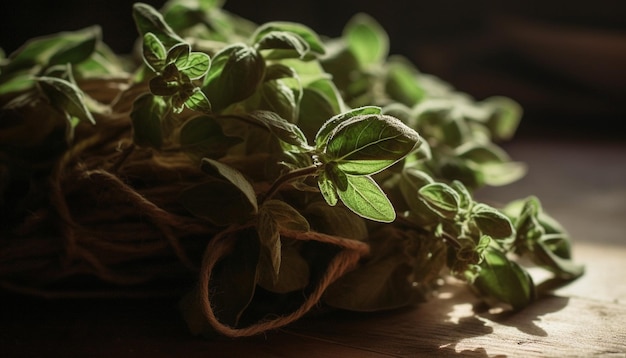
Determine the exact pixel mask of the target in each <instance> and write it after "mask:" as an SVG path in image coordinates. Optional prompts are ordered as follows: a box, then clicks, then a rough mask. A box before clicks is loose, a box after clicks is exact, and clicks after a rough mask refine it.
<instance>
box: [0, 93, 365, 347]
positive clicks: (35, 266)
mask: <svg viewBox="0 0 626 358" xmlns="http://www.w3.org/2000/svg"><path fill="white" fill-rule="evenodd" d="M92 87H93V89H94V90H95V91H98V90H101V91H104V92H103V93H99V94H98V95H97V96H95V97H96V98H98V99H99V100H101V101H103V102H107V99H108V100H111V99H112V98H113V99H112V102H110V103H112V109H113V111H114V112H112V113H107V114H101V115H98V117H99V118H97V123H98V125H96V126H94V127H89V126H81V127H79V128H77V132H76V142H75V144H73V145H72V147H71V148H70V149H68V151H67V152H65V153H64V154H63V155H62V156H61V157H60V158H59V160H58V161H57V163H56V164H55V165H54V166H53V167H52V172H51V174H50V176H49V178H48V181H47V184H48V188H47V189H48V190H49V194H48V199H49V205H48V206H44V207H41V208H38V209H36V210H35V211H34V212H32V213H31V215H29V216H28V217H26V218H25V219H24V221H23V222H22V223H21V224H19V225H17V226H16V228H15V230H14V231H13V235H15V236H14V237H12V238H10V239H8V240H4V241H0V245H1V246H0V288H2V289H6V290H10V291H13V292H18V293H23V294H29V295H37V296H42V297H64V298H81V297H120V296H127V297H155V296H161V295H171V294H180V293H181V292H180V291H179V290H178V289H172V288H171V287H165V288H156V289H152V290H151V289H149V288H145V287H141V288H139V289H137V290H132V289H131V290H130V291H125V290H124V288H126V287H131V288H132V287H133V286H140V285H141V284H144V283H148V282H151V281H153V280H155V279H158V278H159V277H158V275H159V274H163V275H164V276H167V277H170V278H171V277H175V276H176V275H181V276H182V275H185V277H189V276H191V275H193V274H195V273H196V272H198V270H199V277H198V285H199V294H200V296H201V297H200V302H201V306H202V313H203V315H204V317H205V318H206V319H207V320H208V322H209V324H210V325H211V326H212V327H213V328H214V329H215V330H216V331H217V332H219V333H221V334H223V335H226V336H230V337H243V336H252V335H256V334H259V333H262V332H264V331H267V330H271V329H276V328H279V327H282V326H285V325H287V324H289V323H291V322H294V321H296V320H297V319H299V318H301V317H302V316H303V315H305V314H306V313H307V312H308V311H310V310H311V309H312V308H313V307H315V306H316V305H317V304H318V303H319V302H320V299H321V297H322V295H323V293H324V291H325V290H326V289H327V287H328V286H329V285H331V284H332V283H333V282H334V281H335V280H337V279H338V278H339V277H341V276H342V275H343V274H344V273H346V272H347V271H349V270H350V269H352V268H354V267H355V266H356V265H357V263H358V262H359V260H360V259H361V258H362V257H364V256H365V255H367V254H368V253H369V249H370V248H369V245H368V244H366V243H364V242H360V241H356V240H350V239H346V238H342V237H338V236H332V235H326V234H322V233H318V232H297V231H290V230H282V231H281V235H282V236H284V237H289V238H292V239H296V240H301V241H317V242H323V243H328V244H332V245H335V246H337V247H339V248H340V249H341V250H340V251H339V252H338V253H337V254H335V256H334V257H333V258H332V259H331V261H330V263H329V264H328V267H327V268H326V271H325V272H324V274H323V276H322V277H321V278H320V279H319V280H318V282H316V283H315V287H314V288H313V291H312V292H311V293H310V295H308V297H306V298H305V300H304V302H303V303H302V304H301V306H300V307H299V308H298V309H296V310H295V311H293V312H291V313H289V314H287V315H284V316H280V317H277V318H274V319H271V320H264V321H260V322H257V323H255V324H252V325H250V326H247V327H243V328H235V327H230V326H228V325H226V324H223V323H221V322H220V321H219V320H218V319H217V317H216V316H215V314H214V309H213V306H212V304H211V297H210V294H209V282H210V280H211V276H212V272H213V269H214V267H215V265H216V264H217V263H218V262H219V261H220V260H221V259H222V258H224V256H226V255H228V253H229V252H231V251H232V249H233V247H234V242H235V240H229V237H230V235H232V234H234V233H235V232H236V230H240V229H241V227H239V228H230V229H226V230H223V231H218V230H219V228H216V227H215V226H212V225H210V224H208V223H206V222H204V221H202V220H200V219H196V218H193V217H191V216H189V215H188V214H187V213H181V212H180V208H179V207H177V206H176V205H174V204H172V202H173V201H175V200H172V196H173V195H176V194H177V193H179V192H180V190H181V188H182V187H184V185H186V184H190V183H194V182H197V181H198V179H199V178H200V175H199V173H201V171H200V170H199V169H198V168H197V167H196V166H194V165H193V164H192V163H191V162H190V161H189V159H188V158H186V157H185V156H184V155H182V154H181V153H180V152H179V151H176V150H173V151H169V152H168V151H164V152H162V153H159V154H156V153H153V152H151V151H149V150H134V148H131V146H132V142H131V141H130V132H131V128H130V121H129V116H128V111H129V110H130V106H131V104H132V100H133V99H134V98H135V97H136V94H137V93H139V92H141V91H142V90H145V89H144V88H143V87H145V86H143V87H141V86H135V87H130V88H129V89H128V91H127V92H124V91H122V92H121V93H120V92H119V88H121V87H123V82H122V81H120V82H119V83H116V84H115V85H114V86H112V87H107V88H105V89H102V88H100V87H99V86H98V85H95V84H94V85H93V86H92ZM123 147H126V149H125V150H120V148H123ZM266 159H267V158H266V157H265V156H263V155H251V156H248V157H246V158H242V159H233V158H227V160H228V161H229V164H232V165H234V166H235V167H237V166H240V167H245V168H250V166H251V165H258V164H259V163H263V162H264V161H265V160H266ZM242 160H243V161H242ZM230 161H232V163H231V162H230ZM240 161H241V162H240ZM127 178H142V179H144V178H146V181H145V183H146V184H145V185H144V186H142V187H141V188H137V187H134V186H133V185H132V183H130V182H128V181H127ZM254 185H255V186H257V187H259V188H262V187H263V186H264V185H265V186H267V183H265V182H255V183H254ZM102 193H105V194H102ZM98 195H105V196H106V197H105V198H104V199H103V203H98V204H99V205H100V206H99V207H97V208H93V207H91V206H93V205H94V203H92V202H89V200H92V199H94V198H99V196H98ZM84 198H86V199H84ZM72 200H77V202H74V201H72ZM81 200H82V201H81ZM83 201H84V202H83ZM81 205H82V206H81ZM85 205H88V206H90V207H83V206H85ZM102 228H103V229H105V230H104V231H103V232H100V229H102ZM51 229H54V230H56V231H54V230H52V231H51ZM189 237H190V238H193V240H188V239H186V238H189ZM201 237H204V240H198V238H201ZM207 241H208V244H207V243H206V242H207ZM202 246H204V251H203V255H202V258H201V264H200V265H198V264H197V263H195V262H194V259H192V258H190V256H189V254H188V252H189V250H190V248H200V247H202ZM168 248H169V251H171V253H170V252H166V250H167V249H168ZM199 252H200V251H199ZM170 254H173V257H170V256H171V255H170ZM156 255H160V256H158V258H159V259H162V261H160V262H159V263H155V262H152V261H154V260H152V259H154V258H155V256H156ZM145 259H150V260H151V263H150V264H148V267H144V265H146V263H145V262H146V261H145ZM170 259H175V260H174V261H175V262H171V260H170ZM198 259H199V258H198ZM168 260H170V261H168ZM176 261H177V262H176ZM176 263H178V264H180V265H179V266H178V267H176V266H175V265H173V264H176ZM59 264H60V265H59ZM116 265H117V266H116ZM120 265H125V266H120ZM159 265H160V266H159ZM180 266H182V267H180ZM129 268H132V269H129ZM183 269H184V270H183ZM151 270H152V271H151ZM165 270H170V271H168V272H165ZM84 274H90V275H94V276H95V277H97V278H98V279H100V280H102V281H104V282H107V283H113V284H115V285H119V286H121V287H113V288H105V289H98V288H96V289H93V290H92V291H89V292H87V291H83V290H80V288H78V289H71V288H70V289H67V288H61V289H54V288H52V287H54V286H50V285H51V284H54V283H55V282H58V281H62V280H63V279H64V278H71V277H72V276H73V275H84ZM29 275H30V276H29ZM24 278H27V279H25V280H22V279H24ZM29 278H32V279H29ZM225 284H228V283H225Z"/></svg>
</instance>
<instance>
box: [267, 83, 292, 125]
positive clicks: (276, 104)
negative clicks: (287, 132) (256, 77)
mask: <svg viewBox="0 0 626 358" xmlns="http://www.w3.org/2000/svg"><path fill="white" fill-rule="evenodd" d="M260 95H261V101H260V103H259V109H262V110H269V111H272V112H276V113H277V114H279V115H280V116H281V117H283V118H285V119H287V120H289V121H296V120H297V117H298V105H299V102H300V98H299V95H300V93H299V92H297V91H294V89H292V88H290V87H289V86H288V85H287V84H286V81H284V80H274V81H265V82H263V85H262V86H261V88H260Z"/></svg>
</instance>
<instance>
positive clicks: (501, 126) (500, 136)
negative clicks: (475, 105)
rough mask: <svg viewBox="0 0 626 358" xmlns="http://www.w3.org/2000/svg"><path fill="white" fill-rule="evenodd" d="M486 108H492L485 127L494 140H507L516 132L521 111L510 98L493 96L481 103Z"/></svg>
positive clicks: (518, 105)
mask: <svg viewBox="0 0 626 358" xmlns="http://www.w3.org/2000/svg"><path fill="white" fill-rule="evenodd" d="M481 105H483V106H485V107H487V108H493V114H492V115H491V117H490V118H489V119H488V121H487V127H488V128H489V130H490V132H491V133H492V135H493V137H494V139H496V140H509V139H511V138H512V137H513V135H514V134H515V132H516V131H517V127H518V126H519V123H520V121H521V118H522V113H523V109H522V107H521V106H520V104H519V103H517V102H515V101H514V100H512V99H511V98H508V97H502V96H494V97H489V98H487V99H485V100H483V101H482V102H481Z"/></svg>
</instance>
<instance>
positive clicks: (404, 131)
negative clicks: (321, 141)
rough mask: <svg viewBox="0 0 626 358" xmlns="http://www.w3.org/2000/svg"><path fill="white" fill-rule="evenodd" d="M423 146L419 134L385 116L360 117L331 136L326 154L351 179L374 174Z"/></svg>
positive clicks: (340, 125) (339, 127) (337, 129)
mask: <svg viewBox="0 0 626 358" xmlns="http://www.w3.org/2000/svg"><path fill="white" fill-rule="evenodd" d="M419 143H420V138H419V135H418V134H417V132H415V131H414V130H412V129H411V128H409V127H408V126H406V125H405V124H403V123H402V122H400V120H398V119H396V118H394V117H390V116H386V115H359V116H355V117H352V118H350V119H349V120H346V121H343V122H342V123H341V124H339V125H338V126H337V127H336V128H335V130H333V132H332V133H331V135H330V137H329V139H328V144H327V145H326V150H325V154H326V156H327V160H329V161H334V162H337V164H338V165H339V169H341V170H342V171H344V172H345V173H346V174H351V175H369V174H375V173H377V172H380V171H382V170H384V169H385V168H387V167H389V166H391V165H393V164H395V163H396V162H398V161H399V160H401V159H402V158H404V157H405V156H406V155H408V154H409V153H411V152H412V151H413V150H414V149H415V148H416V147H417V145H418V144H419Z"/></svg>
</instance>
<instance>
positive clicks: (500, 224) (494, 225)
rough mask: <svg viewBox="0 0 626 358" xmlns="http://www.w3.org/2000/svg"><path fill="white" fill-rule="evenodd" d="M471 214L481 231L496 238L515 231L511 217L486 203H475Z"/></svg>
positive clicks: (507, 235) (504, 236) (506, 235)
mask: <svg viewBox="0 0 626 358" xmlns="http://www.w3.org/2000/svg"><path fill="white" fill-rule="evenodd" d="M471 216H472V219H473V220H474V222H475V223H476V225H477V226H478V228H479V229H480V231H481V232H482V233H483V234H485V235H489V236H491V237H493V238H494V239H504V238H507V237H509V236H511V235H513V233H514V229H513V224H511V221H510V220H509V218H508V217H507V216H506V215H504V214H503V213H501V212H499V211H498V210H496V209H494V208H492V207H490V206H488V205H486V204H482V203H478V204H476V205H474V207H473V208H472V213H471Z"/></svg>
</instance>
